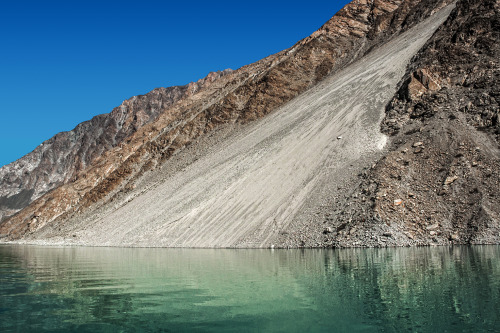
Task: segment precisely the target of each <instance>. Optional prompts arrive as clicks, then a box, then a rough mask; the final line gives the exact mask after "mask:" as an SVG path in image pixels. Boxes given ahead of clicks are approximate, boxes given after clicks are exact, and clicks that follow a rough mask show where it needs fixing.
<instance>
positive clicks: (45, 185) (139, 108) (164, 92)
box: [0, 70, 230, 221]
mask: <svg viewBox="0 0 500 333" xmlns="http://www.w3.org/2000/svg"><path fill="white" fill-rule="evenodd" d="M229 72H230V70H226V71H223V72H217V73H210V74H209V75H208V76H207V77H206V78H204V79H202V80H199V81H198V82H192V83H190V84H188V85H185V86H181V87H170V88H158V89H154V90H153V91H151V92H149V93H147V94H146V95H141V96H134V97H132V98H131V99H129V100H126V101H124V102H123V103H122V104H121V105H120V106H119V107H117V108H115V109H113V111H111V112H110V113H108V114H101V115H98V116H95V117H94V118H92V119H91V120H89V121H86V122H83V123H81V124H79V125H78V126H77V127H75V128H74V129H73V130H71V131H68V132H61V133H59V134H57V135H55V136H54V137H52V138H50V139H49V140H47V141H45V142H43V143H42V144H41V145H40V146H38V147H37V148H36V149H35V150H34V151H32V152H31V153H29V154H27V155H25V156H24V157H22V158H20V159H19V160H17V161H15V162H13V163H11V164H9V165H6V166H3V167H2V168H0V221H2V220H4V219H6V218H7V217H8V216H9V215H12V214H14V213H16V212H17V211H19V210H21V209H22V208H24V207H26V206H27V205H29V204H30V203H31V202H32V201H33V200H35V199H37V198H39V197H40V196H42V195H43V194H45V193H47V192H48V191H50V190H52V189H54V188H57V187H59V186H61V185H62V184H66V183H68V182H72V181H74V180H75V179H77V178H78V174H79V172H81V171H84V170H85V169H86V168H87V167H88V166H90V165H92V163H94V162H95V161H96V159H97V158H98V157H100V156H101V155H102V154H103V153H104V152H107V151H109V150H111V149H112V148H114V147H116V146H118V145H119V144H121V143H122V142H124V140H126V139H127V138H129V137H130V136H131V135H132V134H133V133H135V132H137V130H138V129H139V128H141V127H142V126H144V125H146V124H149V123H151V122H153V121H154V120H156V118H157V117H158V116H159V115H160V113H162V112H164V111H165V110H166V109H168V108H169V107H171V106H172V105H173V104H175V103H176V102H177V101H179V100H181V99H183V98H186V97H187V96H190V95H192V94H194V93H196V92H198V91H200V90H201V89H203V88H204V87H206V86H208V85H210V83H211V82H213V81H214V80H216V79H217V78H219V77H221V76H222V75H224V74H227V73H229Z"/></svg>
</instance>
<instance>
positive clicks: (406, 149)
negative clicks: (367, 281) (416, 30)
mask: <svg viewBox="0 0 500 333" xmlns="http://www.w3.org/2000/svg"><path fill="white" fill-rule="evenodd" d="M499 106H500V2H499V1H495V0H485V1H472V0H461V1H458V3H457V6H456V9H455V10H454V11H453V12H452V13H451V14H450V17H449V18H448V20H447V21H446V22H445V23H444V24H443V25H442V26H441V27H440V29H438V31H437V32H436V33H435V35H434V36H433V37H432V38H431V39H430V40H429V41H428V42H427V44H426V45H425V46H424V47H423V48H422V49H421V50H420V52H419V53H418V54H417V55H416V56H415V58H414V59H413V61H412V63H411V64H410V66H409V67H408V70H407V73H406V75H405V77H404V78H403V80H402V81H401V82H400V84H399V90H398V92H397V94H396V95H395V96H394V98H393V99H392V101H391V102H390V103H389V104H388V106H387V108H386V117H385V119H384V120H383V122H382V130H383V131H384V132H385V133H387V134H389V135H391V136H392V139H391V141H392V144H391V145H390V147H389V151H388V153H387V154H386V156H385V157H384V158H383V159H382V160H380V161H379V162H378V163H377V164H376V165H375V166H374V167H373V169H371V170H367V171H366V172H364V173H363V174H362V175H360V183H361V185H360V186H359V187H358V188H357V189H356V190H355V191H354V195H353V196H350V197H349V198H348V200H347V201H348V202H349V203H350V207H343V208H342V207H340V208H339V209H340V210H344V211H346V212H348V213H346V214H345V215H346V216H354V218H353V219H350V220H346V219H345V218H343V219H342V218H340V219H339V221H338V222H337V223H336V224H334V225H332V230H336V228H338V233H337V232H335V233H333V235H331V239H332V242H333V244H335V245H336V246H351V245H352V244H353V243H356V242H359V243H360V244H364V245H371V246H384V245H426V244H441V245H443V244H452V243H454V244H478V243H482V244H484V243H486V244H488V243H494V244H498V243H499V242H500V205H499V203H500V196H499V193H500V173H499V172H500V149H499V148H500V147H499V142H500V140H499V134H500V125H499V122H498V113H499ZM358 196H359V197H358ZM359 198H365V199H366V202H363V201H361V200H360V199H359ZM339 226H341V228H339ZM333 239H335V240H333Z"/></svg>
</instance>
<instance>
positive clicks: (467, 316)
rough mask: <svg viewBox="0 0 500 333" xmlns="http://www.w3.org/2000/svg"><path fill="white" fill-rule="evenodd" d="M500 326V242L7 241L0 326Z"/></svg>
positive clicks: (0, 270) (0, 273)
mask: <svg viewBox="0 0 500 333" xmlns="http://www.w3.org/2000/svg"><path fill="white" fill-rule="evenodd" d="M44 331H45V332H68V331H75V332H183V331H184V332H489V331H491V332H499V331H500V246H474V247H450V248H447V247H446V248H445V247H433V248H429V247H426V248H396V249H349V250H222V249H216V250H201V249H132V248H85V247H65V248H64V247H61V248H54V247H46V248H44V247H35V246H12V245H3V246H0V332H44Z"/></svg>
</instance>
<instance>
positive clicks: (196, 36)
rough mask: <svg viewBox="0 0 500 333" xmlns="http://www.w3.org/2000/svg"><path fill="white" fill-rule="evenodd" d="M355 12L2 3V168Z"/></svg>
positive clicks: (332, 6) (333, 6)
mask: <svg viewBox="0 0 500 333" xmlns="http://www.w3.org/2000/svg"><path fill="white" fill-rule="evenodd" d="M347 2H349V1H347V0H330V1H321V0H319V1H282V0H273V1H261V0H254V1H247V2H241V1H234V0H233V1H196V0H191V1H176V2H172V1H148V0H143V1H127V0H121V1H105V0H101V1H93V0H86V1H76V0H65V1H51V0H46V1H38V0H37V1H22V0H16V1H1V2H0V115H1V118H0V166H2V165H5V164H8V163H10V162H12V161H14V160H16V159H18V158H20V157H22V156H23V155H25V154H27V153H29V152H30V151H32V150H33V149H34V148H35V147H36V146H38V145H39V144H40V143H42V142H43V141H44V140H47V139H49V138H50V137H52V136H53V135H55V134H56V133H58V132H61V131H68V130H71V129H73V128H74V127H75V126H76V125H77V124H78V123H80V122H82V121H85V120H88V119H90V118H92V117H93V116H95V115H98V114H101V113H108V112H110V111H111V110H112V109H113V107H115V106H118V105H120V104H121V102H122V101H123V100H125V99H127V98H130V97H132V96H134V95H140V94H145V93H147V92H148V91H150V90H152V89H154V88H156V87H168V86H172V85H184V84H187V83H189V82H191V81H196V80H198V79H200V78H202V77H204V76H206V74H208V72H210V71H217V70H223V69H226V68H232V69H237V68H239V67H241V66H244V65H247V64H250V63H252V62H255V61H257V60H259V59H262V58H264V57H266V56H268V55H270V54H273V53H276V52H279V51H281V50H283V49H285V48H288V47H290V46H292V45H293V44H295V42H297V41H299V40H300V39H302V38H304V37H306V36H308V35H310V34H311V33H312V32H313V31H315V30H316V29H318V28H319V27H320V26H321V25H322V24H323V23H324V22H326V21H327V20H328V19H329V18H330V17H331V16H333V15H334V14H335V13H336V12H337V11H338V10H339V9H340V8H342V7H343V6H344V5H345V4H346V3H347Z"/></svg>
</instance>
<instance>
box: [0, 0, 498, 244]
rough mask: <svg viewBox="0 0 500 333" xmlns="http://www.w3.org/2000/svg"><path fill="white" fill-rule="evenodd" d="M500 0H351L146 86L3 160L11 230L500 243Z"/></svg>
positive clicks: (192, 238)
mask: <svg viewBox="0 0 500 333" xmlns="http://www.w3.org/2000/svg"><path fill="white" fill-rule="evenodd" d="M498 8H499V4H498V2H496V1H482V2H479V3H474V2H472V1H468V0H460V1H458V2H457V3H456V4H455V3H452V1H448V0H422V1H418V0H413V1H400V0H386V1H382V0H381V1H375V0H374V1H368V0H355V1H353V2H351V3H350V4H348V5H347V6H346V7H344V8H343V9H342V10H341V11H339V12H338V13H337V14H336V15H334V16H333V17H332V19H330V20H329V21H328V22H327V23H325V24H324V25H323V26H322V27H321V28H320V29H319V30H318V31H316V32H315V33H313V34H312V35H311V36H309V37H307V38H305V39H304V40H301V41H299V42H298V43H297V44H295V45H294V46H292V47H291V48H289V49H287V50H284V51H282V52H280V53H277V54H275V55H272V56H269V57H267V58H265V59H262V60H261V61H259V62H256V63H254V64H251V65H248V66H245V67H242V68H240V69H238V70H235V71H224V72H219V73H211V74H210V75H209V76H208V77H207V78H205V79H203V80H200V81H198V82H197V83H195V84H190V85H188V86H184V87H173V88H167V89H163V88H161V89H156V90H154V91H152V92H151V93H148V94H146V95H144V96H138V97H134V98H132V99H131V100H128V101H126V102H124V104H123V105H122V106H120V107H118V108H116V109H114V110H113V111H112V112H111V113H110V114H109V115H101V116H98V117H96V118H94V119H92V120H91V121H90V122H87V123H83V124H81V125H79V126H78V127H77V128H75V130H73V131H71V132H67V133H61V134H58V135H56V136H55V137H54V138H52V139H50V140H48V141H47V142H46V143H44V144H42V145H41V146H39V147H38V148H37V149H35V151H34V152H33V153H31V154H28V155H27V156H25V157H23V158H22V159H20V160H19V161H16V162H14V163H12V164H10V165H8V166H5V167H3V168H2V169H0V176H1V178H0V179H1V184H2V185H1V191H2V192H1V193H0V194H1V195H2V197H1V199H0V205H1V206H2V207H3V208H2V209H3V210H2V211H3V216H4V218H3V220H2V222H1V224H0V235H1V237H2V239H3V240H20V241H22V242H33V243H41V244H84V245H127V246H186V247H194V246H196V247H269V246H278V247H287V246H291V247H297V246H320V247H322V246H326V247H330V246H386V245H423V244H431V243H436V244H449V243H498V240H499V238H500V233H499V231H500V230H499V219H498V216H499V215H498V213H499V212H498V210H499V207H498V206H499V205H498V202H499V200H498V196H497V193H498V190H499V186H500V185H499V179H500V178H499V177H498V172H499V170H500V169H499V165H498V159H499V156H500V154H498V133H499V131H498V103H499V101H498V96H499V95H498V82H499V81H498V68H499V66H498V60H497V59H499V52H498V39H499V38H498V37H499V36H498V31H499V29H498V27H499V25H498V21H499V15H498ZM450 13H451V14H450ZM13 213H14V215H12V216H10V217H6V216H7V215H10V214H13Z"/></svg>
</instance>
